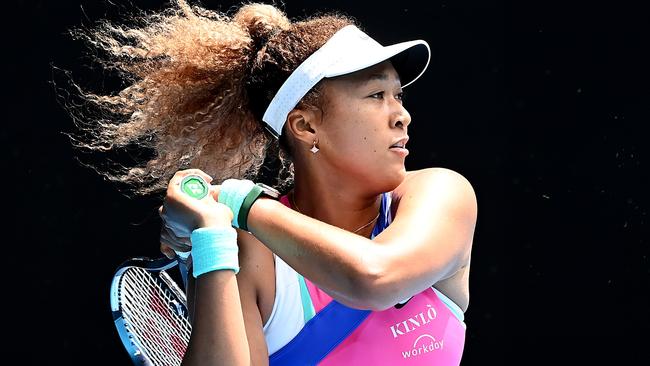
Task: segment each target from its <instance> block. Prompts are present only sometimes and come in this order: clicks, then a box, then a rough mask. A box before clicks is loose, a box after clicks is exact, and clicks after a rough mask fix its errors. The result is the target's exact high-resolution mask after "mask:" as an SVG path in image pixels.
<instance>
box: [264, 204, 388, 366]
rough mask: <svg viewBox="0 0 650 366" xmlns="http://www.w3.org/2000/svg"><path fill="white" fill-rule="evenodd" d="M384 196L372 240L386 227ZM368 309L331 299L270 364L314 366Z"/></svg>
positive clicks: (361, 321)
mask: <svg viewBox="0 0 650 366" xmlns="http://www.w3.org/2000/svg"><path fill="white" fill-rule="evenodd" d="M386 195H387V193H384V194H382V197H381V206H380V212H381V214H380V215H379V219H378V221H377V224H376V225H375V228H374V229H373V231H372V238H374V237H375V236H376V235H378V234H379V233H380V232H382V231H383V230H384V229H385V228H386V226H388V224H389V210H390V206H389V205H388V201H387V199H388V198H387V196H386ZM370 313H371V311H370V310H359V309H353V308H350V307H347V306H345V305H343V304H341V303H339V302H338V301H335V300H332V302H330V303H329V304H328V305H327V306H325V307H324V308H323V309H322V310H321V311H319V312H318V313H317V314H316V315H314V317H313V318H311V319H310V320H309V321H308V322H307V323H306V324H305V326H304V327H303V328H302V330H300V332H299V333H298V335H296V336H295V337H294V338H293V339H292V340H291V341H290V342H289V343H287V344H286V345H285V346H284V347H282V348H280V349H279V350H278V351H276V352H275V353H273V354H272V355H271V356H270V357H269V365H271V366H279V365H283V366H284V365H287V366H293V365H316V364H318V363H319V362H320V361H322V360H323V359H324V358H325V357H326V356H327V355H328V354H329V353H330V352H332V350H333V349H334V348H336V346H338V345H339V344H340V343H341V342H343V340H345V339H346V338H347V337H348V335H350V333H352V332H353V331H354V330H355V329H356V328H357V327H358V326H359V325H360V324H361V323H363V321H364V320H365V319H366V318H367V317H368V315H370Z"/></svg>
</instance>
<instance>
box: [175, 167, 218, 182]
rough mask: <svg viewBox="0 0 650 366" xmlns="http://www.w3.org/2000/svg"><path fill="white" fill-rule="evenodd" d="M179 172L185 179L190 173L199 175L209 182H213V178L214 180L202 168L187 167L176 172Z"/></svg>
mask: <svg viewBox="0 0 650 366" xmlns="http://www.w3.org/2000/svg"><path fill="white" fill-rule="evenodd" d="M179 173H180V175H181V179H183V178H184V177H186V176H188V175H198V176H200V177H201V178H203V179H205V180H206V181H207V182H208V183H209V182H212V180H213V179H212V177H211V176H210V175H209V174H208V173H206V172H204V171H203V170H201V169H185V170H180V171H178V172H176V174H179Z"/></svg>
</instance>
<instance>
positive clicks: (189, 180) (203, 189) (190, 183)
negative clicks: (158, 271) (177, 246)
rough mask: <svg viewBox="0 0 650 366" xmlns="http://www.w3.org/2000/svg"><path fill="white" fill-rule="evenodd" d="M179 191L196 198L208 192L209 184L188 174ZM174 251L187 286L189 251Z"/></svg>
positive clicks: (199, 177)
mask: <svg viewBox="0 0 650 366" xmlns="http://www.w3.org/2000/svg"><path fill="white" fill-rule="evenodd" d="M181 191H182V192H183V193H185V194H187V195H189V196H190V197H193V198H196V199H197V200H200V199H203V198H205V197H206V196H207V195H208V193H209V192H210V184H209V183H208V182H206V180H205V179H203V177H201V176H200V175H196V174H190V175H188V176H186V177H185V178H183V180H182V181H181ZM174 252H176V260H177V261H178V265H179V269H180V272H181V275H182V277H183V282H184V285H185V286H187V258H188V257H189V256H190V252H189V251H187V252H179V251H176V250H175V251H174Z"/></svg>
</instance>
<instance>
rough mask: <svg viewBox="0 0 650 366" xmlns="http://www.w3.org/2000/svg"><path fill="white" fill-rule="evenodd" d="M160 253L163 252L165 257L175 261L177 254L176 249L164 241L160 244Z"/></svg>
mask: <svg viewBox="0 0 650 366" xmlns="http://www.w3.org/2000/svg"><path fill="white" fill-rule="evenodd" d="M160 251H161V252H162V254H164V255H165V257H167V258H169V259H174V258H175V257H176V252H175V251H174V249H172V248H171V247H169V245H167V243H164V242H162V241H161V242H160Z"/></svg>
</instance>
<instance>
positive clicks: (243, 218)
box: [237, 185, 263, 231]
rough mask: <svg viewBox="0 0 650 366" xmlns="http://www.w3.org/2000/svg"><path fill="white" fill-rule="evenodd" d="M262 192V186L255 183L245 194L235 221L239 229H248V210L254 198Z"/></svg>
mask: <svg viewBox="0 0 650 366" xmlns="http://www.w3.org/2000/svg"><path fill="white" fill-rule="evenodd" d="M262 192H263V190H262V188H261V187H260V186H258V185H255V186H253V188H252V189H251V191H250V192H249V193H248V194H247V195H246V198H244V202H242V204H241V208H240V209H239V215H238V217H237V223H238V224H239V228H240V229H242V230H246V231H248V212H249V211H250V209H251V206H253V203H254V202H255V200H257V198H258V197H259V196H260V195H261V194H262Z"/></svg>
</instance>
